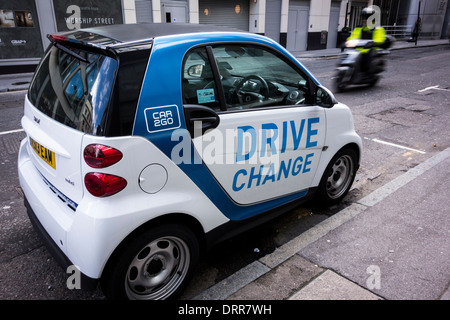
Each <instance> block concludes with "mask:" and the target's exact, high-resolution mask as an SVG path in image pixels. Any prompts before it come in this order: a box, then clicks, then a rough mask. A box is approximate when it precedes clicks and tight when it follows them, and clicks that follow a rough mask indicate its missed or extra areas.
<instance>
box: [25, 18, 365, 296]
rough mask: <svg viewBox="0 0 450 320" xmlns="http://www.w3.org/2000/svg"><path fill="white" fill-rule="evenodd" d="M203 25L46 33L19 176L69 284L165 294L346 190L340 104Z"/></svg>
mask: <svg viewBox="0 0 450 320" xmlns="http://www.w3.org/2000/svg"><path fill="white" fill-rule="evenodd" d="M210 29H211V26H202V25H183V24H148V25H147V24H142V25H116V26H109V27H99V28H92V29H84V30H76V31H71V32H66V33H59V34H56V35H50V36H49V39H50V41H51V44H50V46H49V48H48V49H47V51H46V53H45V56H44V57H43V58H42V60H41V62H40V65H39V66H38V68H37V70H36V73H35V76H34V79H33V81H32V83H31V86H30V89H29V92H28V95H27V98H26V99H25V109H24V116H23V118H22V126H23V128H24V129H25V132H26V134H27V137H26V138H25V139H24V140H23V141H22V144H21V147H20V153H19V159H18V169H19V170H18V171H19V177H20V183H21V186H22V189H23V191H24V194H25V204H26V206H27V208H28V213H29V216H30V219H31V221H32V222H33V224H34V226H35V228H36V229H37V230H39V231H40V233H41V234H42V235H43V236H44V238H45V239H46V240H47V241H46V242H47V243H48V244H49V245H50V246H49V247H50V249H51V251H52V253H53V254H54V255H55V257H57V259H58V260H59V261H60V262H62V263H63V264H64V265H65V266H69V265H72V264H73V265H76V266H77V267H78V268H79V270H80V271H81V275H82V287H85V288H86V287H90V285H91V284H93V283H97V282H98V280H100V284H101V287H102V290H103V292H104V293H105V295H106V296H107V297H108V298H129V299H167V298H173V297H176V296H177V294H179V293H180V292H181V290H182V289H183V287H184V286H185V284H186V282H187V280H188V279H189V277H190V276H191V275H192V273H193V270H194V266H195V264H196V262H197V261H198V259H199V255H200V253H201V252H202V251H203V250H204V249H205V248H208V247H210V246H211V245H212V244H215V243H217V242H218V241H220V240H223V239H225V238H227V237H229V236H232V235H235V234H236V233H238V232H241V231H243V230H244V229H245V228H246V227H249V226H252V225H255V224H256V223H258V222H262V221H267V220H268V219H269V218H271V217H274V216H275V215H277V214H280V213H283V212H286V211H288V210H291V209H292V208H293V207H294V206H296V205H298V204H299V203H301V202H302V201H304V200H306V199H308V198H309V197H310V196H311V195H312V194H314V193H315V194H316V195H317V196H318V198H319V199H321V200H320V201H322V202H324V203H328V204H330V203H335V202H337V201H340V200H341V199H342V198H343V197H344V196H345V195H346V193H347V192H348V190H349V188H350V186H351V184H352V183H353V179H354V176H355V172H356V170H357V168H358V166H359V160H360V154H361V139H360V137H359V136H358V135H357V134H356V133H355V131H354V127H353V120H352V115H351V112H350V110H349V108H348V107H346V106H345V105H343V104H341V103H338V102H337V101H336V100H335V98H334V97H333V95H332V94H331V93H330V92H329V91H328V90H327V89H325V88H324V87H322V86H321V85H320V83H319V81H318V80H317V79H315V78H314V77H313V76H312V75H311V74H310V73H309V72H308V71H307V70H306V69H305V68H304V67H303V65H302V64H301V63H299V62H298V61H297V60H296V59H295V58H294V57H293V56H292V55H291V54H290V53H289V52H287V51H286V50H285V49H284V48H283V47H281V46H280V45H278V44H277V43H275V42H274V41H272V40H270V39H268V38H266V37H263V36H259V35H255V34H250V33H240V32H232V31H215V32H210V31H209V30H210Z"/></svg>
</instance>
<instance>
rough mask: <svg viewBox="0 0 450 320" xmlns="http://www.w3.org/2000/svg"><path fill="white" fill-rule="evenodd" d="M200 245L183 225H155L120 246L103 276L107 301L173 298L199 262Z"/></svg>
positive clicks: (103, 288)
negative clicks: (118, 251)
mask: <svg viewBox="0 0 450 320" xmlns="http://www.w3.org/2000/svg"><path fill="white" fill-rule="evenodd" d="M198 257H199V244H198V241H197V238H196V236H195V235H194V233H193V232H192V231H191V230H190V229H189V228H187V227H185V226H182V225H176V224H170V225H162V226H156V227H154V228H152V229H150V230H147V231H146V232H145V233H142V234H140V235H139V236H138V237H136V238H135V239H134V240H132V241H131V242H130V243H128V244H127V245H126V246H124V247H122V248H121V250H120V253H119V254H118V255H116V259H115V260H114V262H113V263H111V264H110V265H109V268H108V270H107V271H106V272H107V273H106V275H105V276H104V277H102V283H101V285H102V290H103V292H104V294H105V296H106V297H107V298H108V299H129V300H168V299H174V298H176V297H177V296H179V294H181V292H182V290H183V289H184V287H185V286H186V284H187V282H188V281H189V279H190V278H191V276H192V273H193V269H194V268H195V265H196V264H197V262H198Z"/></svg>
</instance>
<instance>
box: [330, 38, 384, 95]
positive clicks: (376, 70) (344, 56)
mask: <svg viewBox="0 0 450 320" xmlns="http://www.w3.org/2000/svg"><path fill="white" fill-rule="evenodd" d="M386 42H387V43H385V44H384V45H383V48H378V47H377V48H376V47H375V42H374V41H372V40H365V39H351V40H347V41H346V42H345V48H344V50H343V52H342V53H341V54H340V55H339V62H338V66H337V68H336V74H335V76H334V81H335V89H336V91H338V92H342V91H344V90H345V89H346V88H347V87H348V86H350V85H369V86H370V87H371V86H374V85H375V84H376V83H377V82H378V80H379V79H380V73H381V72H383V71H384V70H385V66H386V59H385V56H386V55H388V54H389V53H390V52H389V51H388V50H387V49H388V48H389V47H390V46H391V44H392V39H388V40H386ZM358 48H364V49H370V50H371V51H372V52H371V53H370V55H371V57H370V58H371V61H370V64H369V65H368V66H366V67H365V68H364V66H363V61H362V60H363V54H362V53H361V52H360V51H359V50H357V49H358ZM366 54H369V53H366Z"/></svg>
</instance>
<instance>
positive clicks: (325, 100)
mask: <svg viewBox="0 0 450 320" xmlns="http://www.w3.org/2000/svg"><path fill="white" fill-rule="evenodd" d="M336 103H338V101H337V100H336V98H335V97H334V95H333V93H332V92H331V91H330V90H328V89H327V88H325V87H322V86H318V87H317V89H316V104H317V105H318V106H321V107H324V108H331V107H333V106H334V105H335V104H336Z"/></svg>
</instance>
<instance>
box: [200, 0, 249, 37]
mask: <svg viewBox="0 0 450 320" xmlns="http://www.w3.org/2000/svg"><path fill="white" fill-rule="evenodd" d="M199 10H200V12H199V16H200V17H199V22H200V23H201V24H214V25H217V26H226V27H233V28H237V29H240V30H244V31H248V30H249V28H248V27H249V11H250V9H249V1H248V0H221V1H217V0H216V1H214V0H200V1H199Z"/></svg>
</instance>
